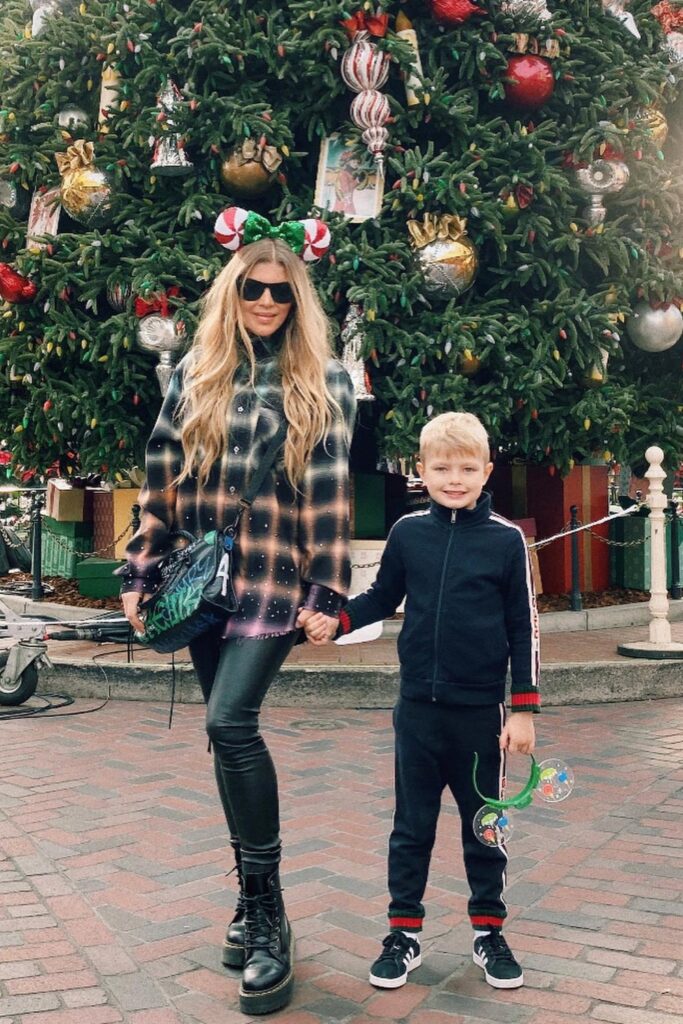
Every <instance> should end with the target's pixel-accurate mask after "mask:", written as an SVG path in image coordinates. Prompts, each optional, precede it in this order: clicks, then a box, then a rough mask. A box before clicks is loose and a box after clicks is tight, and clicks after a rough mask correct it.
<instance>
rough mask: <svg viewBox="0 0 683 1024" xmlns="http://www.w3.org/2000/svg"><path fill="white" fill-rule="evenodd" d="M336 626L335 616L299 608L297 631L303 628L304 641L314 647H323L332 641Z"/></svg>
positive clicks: (337, 620) (337, 621)
mask: <svg viewBox="0 0 683 1024" xmlns="http://www.w3.org/2000/svg"><path fill="white" fill-rule="evenodd" d="M338 624H339V619H338V618H336V616H333V615H324V614H323V613H322V612H314V611H313V609H312V608H299V615H298V617H297V620H296V626H297V629H300V628H301V627H302V626H303V629H304V631H305V633H306V639H307V640H308V642H309V643H311V644H313V645H314V646H315V647H323V646H324V645H325V644H326V643H327V642H328V640H332V638H333V637H334V634H335V633H336V632H337V626H338Z"/></svg>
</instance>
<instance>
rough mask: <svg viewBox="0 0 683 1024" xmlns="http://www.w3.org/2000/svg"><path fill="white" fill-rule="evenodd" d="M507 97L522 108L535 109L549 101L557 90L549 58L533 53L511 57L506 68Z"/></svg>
mask: <svg viewBox="0 0 683 1024" xmlns="http://www.w3.org/2000/svg"><path fill="white" fill-rule="evenodd" d="M505 77H506V78H507V79H510V81H507V82H506V83H505V99H506V100H507V102H508V103H509V104H510V105H511V106H513V107H517V108H519V109H521V110H535V109H536V108H537V107H542V106H543V104H544V103H547V102H548V100H549V99H550V97H551V96H552V94H553V92H554V91H555V76H554V75H553V69H552V66H551V64H550V61H549V60H546V58H545V57H536V56H534V55H533V54H524V56H519V57H510V60H509V61H508V63H507V68H506V69H505Z"/></svg>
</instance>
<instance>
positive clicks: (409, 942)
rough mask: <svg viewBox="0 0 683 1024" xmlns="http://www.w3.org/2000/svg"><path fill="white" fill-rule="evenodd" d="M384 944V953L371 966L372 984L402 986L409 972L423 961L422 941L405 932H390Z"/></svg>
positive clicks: (380, 986) (388, 986) (379, 986)
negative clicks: (410, 936)
mask: <svg viewBox="0 0 683 1024" xmlns="http://www.w3.org/2000/svg"><path fill="white" fill-rule="evenodd" d="M382 945H383V946H384V949H383V951H382V953H381V954H380V956H379V957H378V958H377V959H376V960H375V962H374V964H373V965H372V967H371V968H370V984H371V985H376V986H377V988H400V987H401V985H405V983H406V982H407V980H408V972H409V971H414V970H415V968H416V967H419V966H420V964H421V963H422V954H421V953H420V943H419V942H418V941H417V939H409V938H408V936H407V935H405V934H404V933H403V932H389V934H388V935H387V937H386V938H385V939H382Z"/></svg>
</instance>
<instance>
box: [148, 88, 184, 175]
mask: <svg viewBox="0 0 683 1024" xmlns="http://www.w3.org/2000/svg"><path fill="white" fill-rule="evenodd" d="M182 101H183V97H182V93H181V92H180V89H179V88H178V86H177V85H176V84H175V82H173V80H172V79H170V78H167V79H166V82H165V84H164V87H163V89H162V90H161V92H160V93H159V96H158V97H157V106H158V107H159V110H160V111H161V112H162V113H163V114H164V115H165V124H166V127H167V129H170V131H167V132H166V133H164V134H163V135H160V136H159V138H158V139H155V140H154V143H153V145H154V154H153V156H152V164H151V169H152V170H153V171H154V173H155V174H156V175H159V176H160V177H162V178H177V177H179V176H181V175H184V174H191V173H192V171H193V170H194V165H193V163H192V161H191V160H188V158H187V156H186V155H185V149H184V146H183V140H182V138H181V137H180V135H179V134H178V132H174V131H173V130H172V129H173V128H174V127H175V122H174V120H173V113H174V111H175V110H176V109H177V108H178V107H179V106H180V104H181V103H182Z"/></svg>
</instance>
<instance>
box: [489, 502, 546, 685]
mask: <svg viewBox="0 0 683 1024" xmlns="http://www.w3.org/2000/svg"><path fill="white" fill-rule="evenodd" d="M490 518H491V519H492V520H493V521H494V522H496V523H500V525H501V526H507V527H508V528H509V529H510V530H516V531H517V533H518V534H519V535H520V537H521V538H522V540H523V541H524V549H525V551H526V559H525V565H526V590H527V600H528V603H529V624H530V626H531V666H530V668H531V685H532V686H534V687H538V681H539V678H540V674H541V644H540V632H541V631H540V625H539V621H538V610H537V608H536V600H535V597H534V581H533V578H532V575H531V557H530V555H529V549H528V548H527V544H526V537H525V536H524V530H522V528H521V527H520V526H517V524H516V523H511V522H510V520H509V519H505V518H504V517H503V516H499V515H498V513H497V512H491V514H490Z"/></svg>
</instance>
